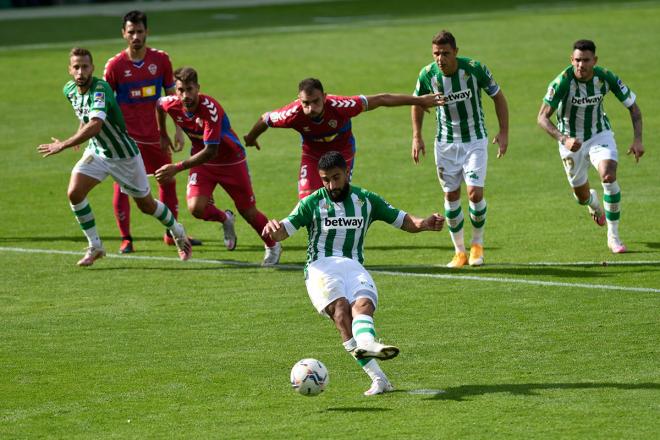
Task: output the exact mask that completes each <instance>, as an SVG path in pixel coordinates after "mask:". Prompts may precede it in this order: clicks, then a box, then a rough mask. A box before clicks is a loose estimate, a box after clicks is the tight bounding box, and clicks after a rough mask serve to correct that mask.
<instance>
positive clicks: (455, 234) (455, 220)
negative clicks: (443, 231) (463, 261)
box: [445, 199, 465, 252]
mask: <svg viewBox="0 0 660 440" xmlns="http://www.w3.org/2000/svg"><path fill="white" fill-rule="evenodd" d="M445 217H446V218H447V223H448V225H449V235H450V236H451V241H452V242H453V243H454V249H455V250H456V252H465V242H464V241H463V210H462V209H461V201H460V200H455V201H453V202H450V201H449V200H446V199H445Z"/></svg>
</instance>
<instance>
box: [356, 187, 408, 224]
mask: <svg viewBox="0 0 660 440" xmlns="http://www.w3.org/2000/svg"><path fill="white" fill-rule="evenodd" d="M366 195H367V198H368V199H369V202H370V203H371V219H372V221H374V220H381V221H384V222H386V223H389V224H391V225H392V226H394V227H395V228H401V226H402V225H403V219H404V218H405V216H406V213H405V212H404V211H401V210H400V209H397V208H395V207H394V206H392V205H390V204H389V203H387V202H386V201H385V199H383V198H382V197H381V196H379V195H378V194H376V193H373V192H370V191H366Z"/></svg>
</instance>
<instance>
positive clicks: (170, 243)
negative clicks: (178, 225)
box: [163, 229, 202, 246]
mask: <svg viewBox="0 0 660 440" xmlns="http://www.w3.org/2000/svg"><path fill="white" fill-rule="evenodd" d="M188 240H190V245H191V246H201V245H202V241H201V240H197V239H196V238H192V237H188ZM163 242H164V243H165V244H166V245H168V246H176V243H175V242H174V237H172V233H171V232H170V230H169V229H168V230H167V231H166V232H165V234H164V235H163Z"/></svg>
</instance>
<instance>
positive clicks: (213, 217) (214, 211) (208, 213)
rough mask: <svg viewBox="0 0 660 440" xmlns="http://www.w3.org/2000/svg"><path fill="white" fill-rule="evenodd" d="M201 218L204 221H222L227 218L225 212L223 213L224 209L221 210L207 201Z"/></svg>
mask: <svg viewBox="0 0 660 440" xmlns="http://www.w3.org/2000/svg"><path fill="white" fill-rule="evenodd" d="M202 220H204V221H206V222H220V223H223V222H224V221H225V220H227V214H225V212H224V211H221V210H219V209H218V208H216V207H215V205H212V204H211V203H209V204H208V205H206V208H205V209H204V214H203V215H202Z"/></svg>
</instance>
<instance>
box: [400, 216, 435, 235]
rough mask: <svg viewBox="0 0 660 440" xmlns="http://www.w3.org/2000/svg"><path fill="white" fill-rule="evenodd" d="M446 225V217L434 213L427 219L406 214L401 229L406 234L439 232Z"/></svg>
mask: <svg viewBox="0 0 660 440" xmlns="http://www.w3.org/2000/svg"><path fill="white" fill-rule="evenodd" d="M444 224H445V218H444V216H442V215H440V214H438V213H434V214H431V215H430V216H428V217H426V218H421V217H415V216H414V215H410V214H406V216H405V217H404V218H403V224H402V225H401V229H403V230H404V231H406V232H413V233H415V232H422V231H439V230H441V229H442V227H443V226H444Z"/></svg>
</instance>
